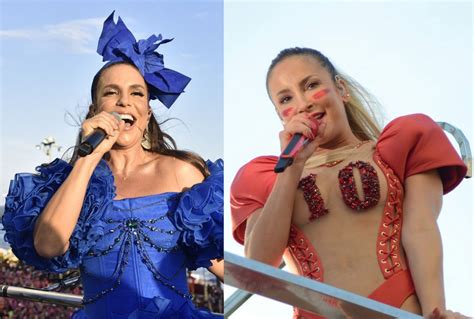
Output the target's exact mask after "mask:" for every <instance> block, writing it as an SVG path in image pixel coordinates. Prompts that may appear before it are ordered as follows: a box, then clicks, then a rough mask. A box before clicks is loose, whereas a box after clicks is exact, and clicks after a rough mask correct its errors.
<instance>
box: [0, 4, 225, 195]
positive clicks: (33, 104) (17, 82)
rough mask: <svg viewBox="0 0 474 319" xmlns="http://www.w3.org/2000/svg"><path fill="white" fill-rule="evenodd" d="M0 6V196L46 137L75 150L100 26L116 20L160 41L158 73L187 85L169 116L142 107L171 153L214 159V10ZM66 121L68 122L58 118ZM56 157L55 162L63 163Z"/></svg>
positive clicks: (218, 98) (38, 158)
mask: <svg viewBox="0 0 474 319" xmlns="http://www.w3.org/2000/svg"><path fill="white" fill-rule="evenodd" d="M0 1H1V2H0V3H1V13H0V14H1V31H0V43H1V61H0V71H1V91H0V95H1V96H0V102H1V114H0V115H1V122H0V123H1V125H0V126H1V131H0V133H1V143H0V144H1V149H0V152H1V157H0V158H1V159H0V161H1V162H0V167H1V175H0V180H1V190H0V194H5V193H6V192H7V191H8V183H9V180H10V179H11V178H12V177H13V175H14V173H16V172H20V171H22V172H31V171H33V170H34V168H35V167H36V166H37V165H39V164H41V163H44V162H46V161H48V157H47V156H46V155H45V154H44V153H43V152H42V151H40V150H37V149H36V148H35V146H36V145H37V144H39V143H40V142H41V141H42V140H43V139H44V138H45V137H48V136H53V137H54V138H55V139H56V141H57V144H58V145H61V146H62V147H63V150H66V149H67V148H69V147H71V146H73V145H74V142H75V138H76V135H77V133H78V129H79V127H78V126H77V125H75V124H74V120H73V118H75V119H78V118H80V116H84V115H85V112H86V111H87V108H88V106H89V103H90V101H91V100H90V85H91V82H92V78H93V76H94V75H95V73H96V72H97V71H98V70H99V69H100V67H101V66H102V65H103V64H104V63H103V62H102V57H101V56H100V55H99V54H97V53H96V48H97V41H98V38H99V35H100V32H101V30H102V24H103V21H104V20H105V18H106V17H108V16H109V14H110V13H112V11H113V10H115V21H117V17H118V16H121V17H122V19H123V21H124V22H125V24H126V25H127V27H128V28H129V29H130V30H131V31H132V33H133V34H134V35H135V38H136V39H137V40H138V39H146V38H148V37H149V36H150V35H151V34H156V35H158V34H159V33H161V34H162V35H163V37H164V38H174V40H173V41H172V42H170V43H167V44H163V45H161V46H160V47H159V51H158V52H160V53H162V54H163V55H164V61H165V66H166V67H168V68H171V69H174V70H176V71H178V72H181V73H183V74H185V75H187V76H189V77H191V78H192V81H191V82H190V84H189V85H188V86H187V87H186V89H185V93H183V94H181V96H180V97H179V98H178V100H177V101H176V102H175V104H174V105H173V106H172V107H171V109H170V110H167V109H166V107H164V106H163V105H162V104H161V103H160V102H159V101H157V100H155V101H152V102H151V106H152V108H153V109H154V112H155V114H156V115H158V118H159V120H160V121H163V120H166V119H168V118H176V120H171V121H169V122H167V123H166V124H165V125H164V129H165V130H166V131H167V132H169V133H170V135H171V136H172V137H173V138H174V139H175V141H176V142H177V144H178V147H179V148H182V149H187V150H192V151H195V152H197V153H198V154H200V155H201V156H202V157H204V158H205V159H212V160H216V159H218V158H221V157H223V138H222V135H223V134H222V132H223V107H222V105H223V28H222V23H223V20H222V19H223V4H222V3H220V2H215V1H211V2H209V1H193V2H190V1H174V2H171V1H167V2H160V3H157V2H152V1H134V2H133V3H132V2H129V1H91V0H86V1H67V2H66V1H10V0H7V1H5V0H0ZM68 112H69V113H71V114H73V115H74V116H73V117H70V116H67V113H68ZM63 153H64V152H63V151H61V152H60V153H56V154H54V155H55V156H62V155H63Z"/></svg>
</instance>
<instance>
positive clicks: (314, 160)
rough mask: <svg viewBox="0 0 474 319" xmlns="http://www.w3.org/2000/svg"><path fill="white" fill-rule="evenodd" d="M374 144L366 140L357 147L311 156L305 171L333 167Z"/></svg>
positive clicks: (344, 147) (341, 148)
mask: <svg viewBox="0 0 474 319" xmlns="http://www.w3.org/2000/svg"><path fill="white" fill-rule="evenodd" d="M369 142H372V141H371V140H366V141H362V142H359V143H357V144H356V145H348V146H343V147H340V148H337V149H334V150H331V151H328V152H325V153H323V154H318V155H313V156H311V157H310V158H309V159H308V160H307V161H306V163H305V164H304V167H305V169H311V168H318V167H333V166H336V165H338V164H340V163H342V162H343V161H344V160H346V159H347V158H348V157H350V156H351V155H352V154H353V153H354V151H355V150H357V149H359V148H360V147H361V146H362V145H364V144H367V143H369Z"/></svg>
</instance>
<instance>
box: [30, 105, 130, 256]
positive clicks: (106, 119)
mask: <svg viewBox="0 0 474 319" xmlns="http://www.w3.org/2000/svg"><path fill="white" fill-rule="evenodd" d="M124 127H125V122H124V121H118V120H117V119H116V118H115V117H114V116H113V115H111V114H109V113H107V112H101V113H99V114H97V115H96V116H94V117H92V118H90V119H87V120H85V121H84V122H83V123H82V132H83V135H84V136H88V135H89V134H91V133H92V132H93V131H94V129H96V128H100V129H102V130H104V131H105V132H106V133H107V138H106V139H105V140H104V141H103V142H102V143H100V144H99V146H98V147H97V148H96V149H95V150H94V152H93V153H92V154H90V155H88V156H86V157H82V158H79V159H78V160H77V161H76V163H75V164H74V167H73V169H72V171H71V173H70V174H69V176H68V177H67V178H66V180H65V181H64V183H63V184H62V185H61V187H59V189H58V190H57V191H56V193H55V194H54V195H53V197H52V198H51V200H50V201H49V202H48V204H47V205H46V207H45V209H44V210H43V212H42V213H41V215H40V217H39V218H38V220H37V221H36V224H35V230H34V246H35V249H36V252H37V253H38V255H40V256H42V257H45V258H52V257H55V256H60V255H62V254H64V253H65V252H66V251H67V249H68V248H69V238H70V237H71V234H72V232H73V230H74V227H75V226H76V223H77V220H78V218H79V214H80V213H81V209H82V205H83V202H84V197H85V195H86V190H87V185H88V183H89V180H90V178H91V176H92V173H93V172H94V169H95V167H96V166H97V164H98V163H99V162H100V160H101V158H102V156H103V155H104V154H105V153H106V152H108V151H109V150H110V149H111V148H112V145H114V144H115V141H117V138H118V137H119V135H120V132H121V131H122V130H123V129H124Z"/></svg>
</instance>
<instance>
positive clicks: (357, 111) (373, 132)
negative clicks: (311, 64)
mask: <svg viewBox="0 0 474 319" xmlns="http://www.w3.org/2000/svg"><path fill="white" fill-rule="evenodd" d="M298 55H305V56H309V57H313V58H315V59H316V60H317V61H318V62H319V63H320V64H321V66H323V67H324V68H325V69H326V70H327V71H328V72H329V74H330V75H331V78H332V79H333V81H334V83H336V76H339V77H340V78H341V79H342V80H344V82H345V83H346V86H347V89H348V91H349V92H348V93H349V95H350V97H349V101H348V102H345V103H344V107H345V111H346V115H347V119H348V121H349V126H350V127H351V130H352V132H353V133H354V135H355V136H356V137H357V138H358V139H360V140H377V139H378V137H379V135H380V131H381V130H380V127H381V126H380V123H381V122H382V114H381V110H382V107H381V105H380V103H379V102H378V101H377V99H376V98H375V97H374V96H373V95H372V94H370V93H369V92H368V91H367V90H366V89H365V88H364V87H363V86H362V85H360V84H359V83H358V82H357V81H355V80H354V79H352V78H351V77H349V76H348V75H345V74H343V73H342V72H339V71H338V70H336V68H335V67H334V65H333V64H332V63H331V61H329V59H328V58H327V57H326V56H325V55H324V54H322V53H321V52H319V51H318V50H315V49H311V48H299V47H295V48H288V49H284V50H282V51H280V53H278V55H277V56H276V57H275V59H273V61H272V63H271V64H270V67H269V68H268V71H267V80H266V85H267V92H268V93H269V89H268V79H269V77H270V73H271V72H272V70H273V69H274V68H275V66H276V65H277V64H278V63H280V62H281V61H282V60H284V59H286V58H289V57H292V56H298Z"/></svg>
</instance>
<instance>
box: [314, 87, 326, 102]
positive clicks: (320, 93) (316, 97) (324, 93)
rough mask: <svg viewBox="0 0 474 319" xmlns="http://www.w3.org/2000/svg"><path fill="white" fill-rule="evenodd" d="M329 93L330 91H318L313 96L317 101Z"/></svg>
mask: <svg viewBox="0 0 474 319" xmlns="http://www.w3.org/2000/svg"><path fill="white" fill-rule="evenodd" d="M328 93H329V89H322V90H321V91H318V92H316V93H315V94H314V95H313V99H315V100H317V99H320V98H322V97H324V96H326V95H327V94H328Z"/></svg>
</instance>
